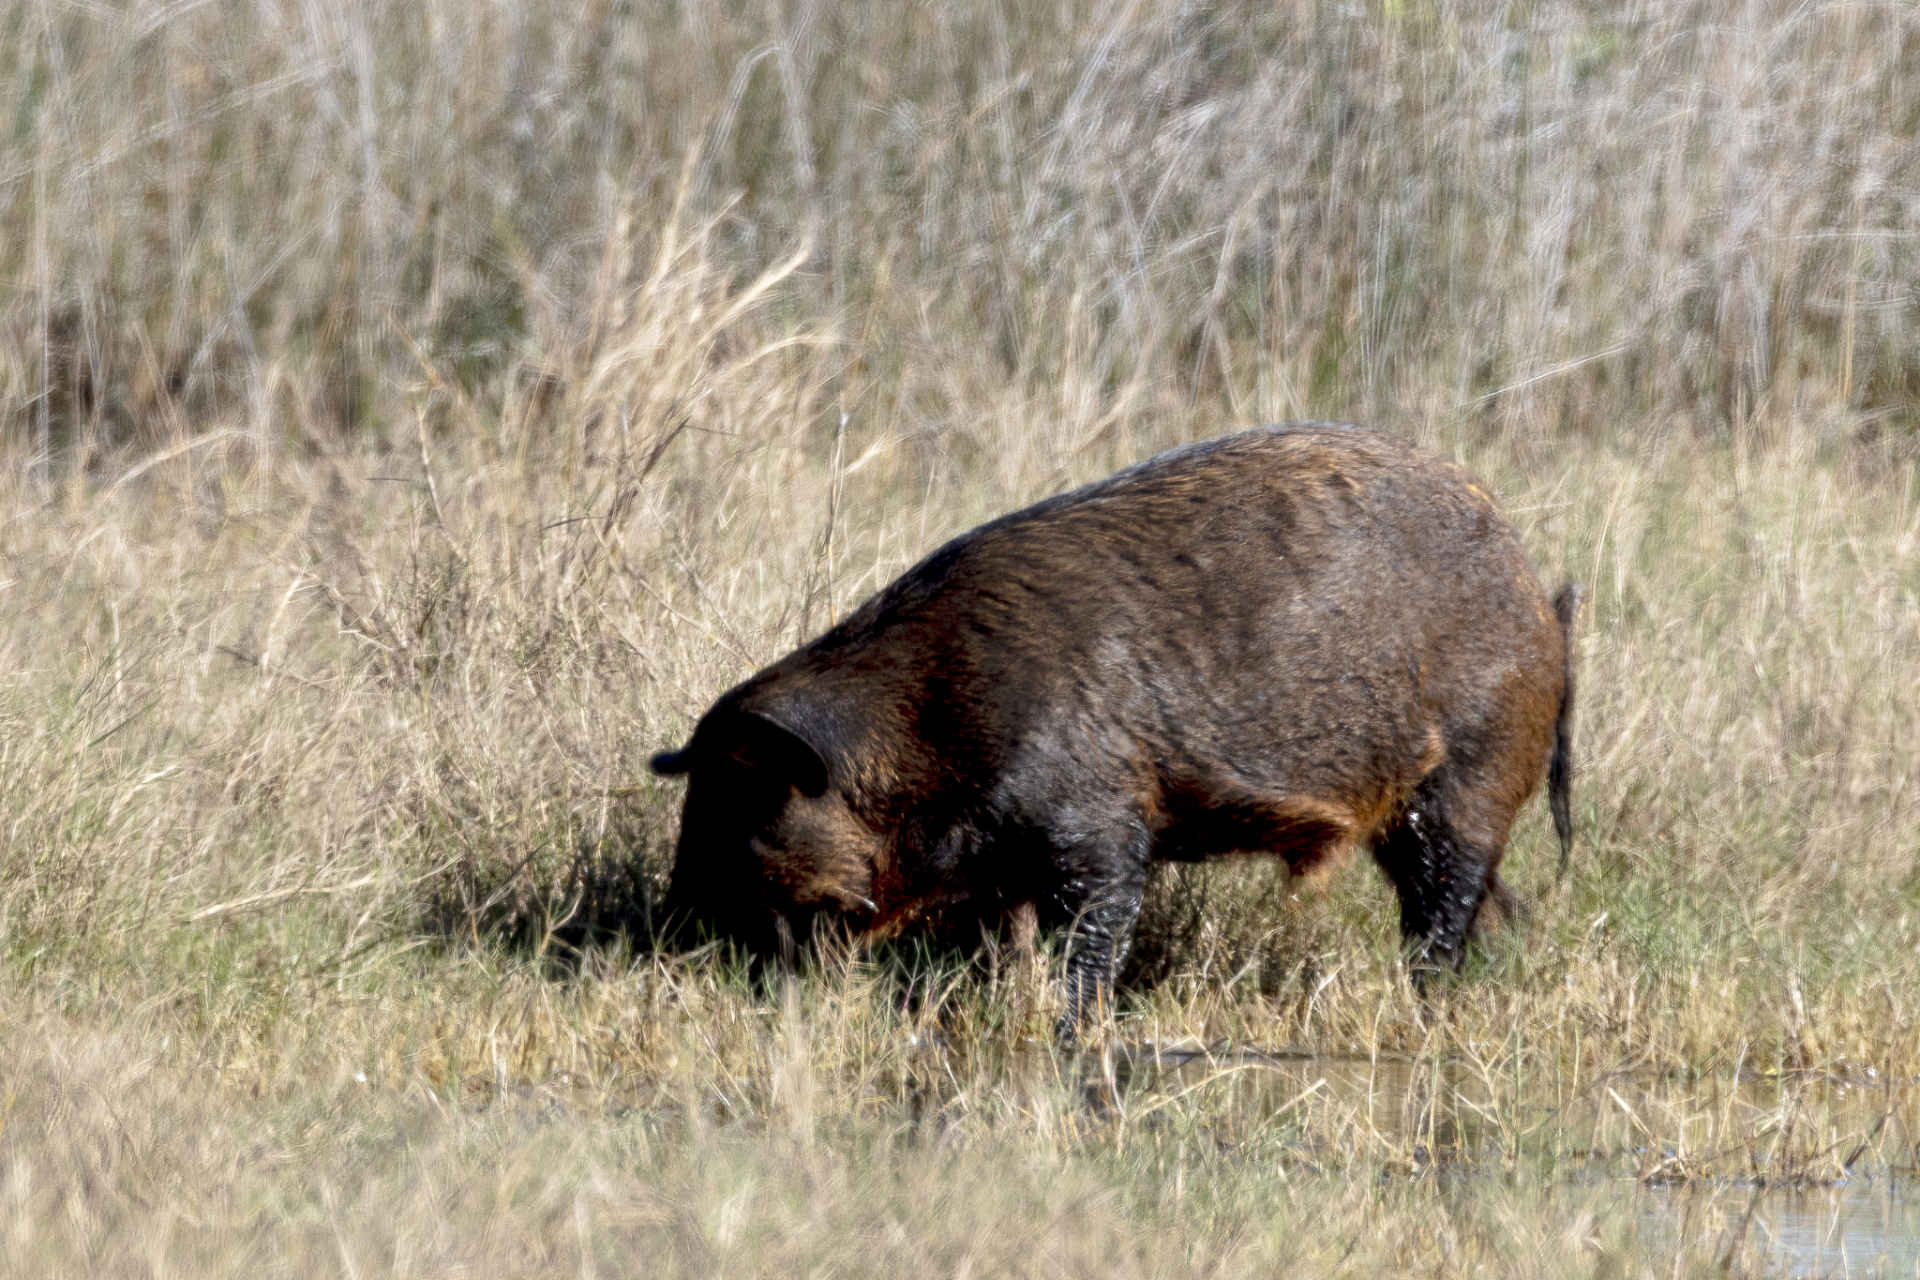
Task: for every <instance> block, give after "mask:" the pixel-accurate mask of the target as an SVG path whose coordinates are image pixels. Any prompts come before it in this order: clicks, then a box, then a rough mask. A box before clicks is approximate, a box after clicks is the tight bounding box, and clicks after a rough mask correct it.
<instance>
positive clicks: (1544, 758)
mask: <svg viewBox="0 0 1920 1280" xmlns="http://www.w3.org/2000/svg"><path fill="white" fill-rule="evenodd" d="M1577 604H1578V591H1577V588H1574V587H1572V586H1569V587H1567V588H1565V589H1564V590H1562V592H1561V593H1560V595H1559V597H1558V598H1557V599H1555V600H1549V599H1548V597H1547V595H1546V593H1545V592H1544V591H1543V590H1542V589H1541V587H1540V584H1539V581H1538V580H1537V579H1536V578H1535V577H1534V574H1533V571H1532V569H1531V568H1530V567H1529V565H1528V563H1527V558H1526V555H1525V552H1524V551H1523V550H1522V548H1521V545H1520V539H1519V537H1518V536H1517V535H1516V534H1515V533H1514V530H1513V528H1512V527H1511V526H1510V525H1508V524H1507V523H1506V521H1505V520H1503V519H1501V517H1500V515H1499V513H1498V512H1497V511H1496V510H1495V509H1494V504H1493V501H1492V500H1491V499H1490V498H1489V497H1488V496H1487V494H1486V492H1485V491H1484V490H1483V489H1482V488H1481V487H1480V486H1479V485H1478V484H1477V483H1475V481H1474V480H1473V478H1472V477H1471V476H1470V475H1468V474H1467V473H1466V472H1465V471H1463V470H1461V469H1460V468H1458V467H1455V466H1453V465H1451V464H1449V463H1446V462H1442V461H1439V460H1437V459H1435V458H1432V457H1430V456H1428V455H1426V454H1424V453H1421V452H1419V451H1417V450H1415V449H1413V448H1411V447H1410V446H1408V445H1406V444H1404V443H1402V442H1401V441H1399V440H1396V439H1394V438H1392V437H1390V436H1385V435H1381V434H1378V433H1376V432H1373V431H1368V430H1364V429H1361V428H1358V427H1351V426H1340V425H1333V424H1327V423H1298V424H1289V425H1285V426H1278V427H1266V428H1260V429H1256V430H1252V431H1243V432H1240V433H1238V434H1236V435H1229V436H1224V437H1221V438H1218V439H1214V440H1209V441H1206V442H1204V443H1200V444H1194V445H1188V446H1186V447H1184V448H1178V449H1173V450H1170V451H1169V452H1166V453H1163V454H1161V455H1159V456H1158V457H1156V458H1152V459H1150V460H1148V461H1146V462H1142V463H1140V464H1138V465H1137V466H1133V467H1129V468H1127V469H1126V470H1124V471H1121V472H1119V473H1118V474H1116V475H1114V476H1111V477H1109V478H1107V479H1105V480H1101V481H1099V482H1097V483H1094V484H1090V485H1087V486H1086V487H1085V488H1081V489H1075V490H1073V491H1072V492H1070V493H1064V494H1061V495H1059V496H1058V497H1054V498H1049V499H1047V500H1046V501H1044V502H1041V503H1038V504H1036V505H1034V506H1031V507H1028V508H1027V509H1025V510H1024V511H1016V512H1014V513H1013V514H1011V515H1006V516H1002V517H1001V518H1000V519H998V520H995V521H992V522H991V523H989V524H985V525H982V526H980V527H979V528H977V529H974V530H973V531H971V532H969V533H965V534H962V535H961V536H959V537H957V538H955V539H954V540H953V541H951V542H949V543H947V544H946V545H945V546H943V547H941V548H940V549H939V550H937V551H935V552H934V553H933V554H932V555H930V556H928V557H927V558H926V559H925V560H923V561H921V562H920V563H919V564H918V565H915V566H914V567H913V568H912V569H910V570H908V571H907V572H906V573H904V574H902V575H901V576H900V578H899V579H898V580H896V581H895V582H894V583H893V584H892V585H891V586H888V587H887V588H886V589H885V590H883V591H881V592H880V593H879V594H877V595H875V596H874V597H873V598H872V599H870V600H868V601H867V602H866V603H865V604H863V605H861V606H860V608H859V609H858V610H856V611H855V612H854V613H853V614H851V615H850V616H849V617H847V619H846V620H845V621H844V622H842V623H840V625H838V626H836V627H834V628H833V629H832V630H831V631H828V632H827V633H826V634H825V635H823V636H821V637H819V638H818V639H816V640H814V641H813V642H812V643H810V644H808V645H806V646H804V647H803V648H801V649H798V650H796V651H795V652H793V653H791V654H788V655H787V656H786V657H784V658H782V659H780V661H778V662H776V663H774V664H773V665H772V666H769V667H767V668H766V669H765V670H763V671H761V672H759V673H758V674H757V675H755V676H753V677H752V678H751V679H749V680H747V681H746V682H745V683H743V684H741V685H738V686H737V687H735V688H733V689H731V690H729V691H728V692H727V693H726V694H725V695H723V696H722V697H721V698H720V700H719V701H718V702H716V703H714V705H713V707H712V709H710V710H709V711H708V712H707V713H706V715H705V716H703V717H702V718H701V720H700V723H699V725H698V727H697V728H696V729H695V730H694V734H693V738H692V741H691V742H689V743H688V745H687V746H686V747H684V748H683V749H681V750H679V751H674V752H670V753H665V754H662V755H660V756H658V757H656V758H655V759H654V761H653V768H654V770H655V771H656V772H658V773H661V774H686V775H688V788H687V795H686V807H685V811H684V814H683V817H682V821H681V829H680V843H679V848H678V852H677V855H676V858H675V862H674V867H673V876H672V884H671V887H670V889H669V892H668V898H667V903H666V906H667V910H668V911H669V913H672V914H674V915H676V916H677V917H678V918H680V919H682V920H684V921H687V922H690V923H692V924H693V925H694V926H696V927H697V928H700V929H703V930H704V931H706V932H708V933H711V934H716V935H719V936H724V937H729V938H732V939H734V940H736V941H737V942H740V943H742V944H744V945H746V946H747V947H748V948H750V949H752V950H754V951H756V952H758V953H761V954H768V953H771V952H774V951H776V950H780V949H782V948H783V947H784V948H790V947H791V945H792V939H794V938H799V939H801V940H802V941H804V940H805V939H806V938H807V936H808V935H809V932H810V930H811V929H812V927H813V926H814V924H815V922H816V920H818V919H820V918H823V917H824V918H828V919H834V920H837V921H839V922H840V923H841V924H843V925H845V926H848V927H850V928H851V929H852V930H854V931H855V932H856V933H864V932H879V931H889V930H892V929H896V928H898V927H901V926H903V925H907V924H910V923H911V922H913V921H915V920H918V919H922V918H926V917H928V916H930V915H940V916H943V917H948V918H951V916H952V914H953V913H954V912H956V911H958V912H963V913H969V914H973V913H977V914H978V915H979V916H980V917H981V918H982V919H988V918H991V917H994V916H997V915H999V914H1001V913H1004V912H1008V911H1018V912H1020V913H1021V914H1022V916H1023V917H1024V918H1026V919H1031V917H1032V914H1033V912H1034V911H1035V910H1036V909H1037V912H1038V914H1039V916H1040V917H1041V919H1042V920H1046V921H1050V922H1051V923H1053V924H1055V925H1057V926H1062V927H1065V928H1067V929H1068V930H1069V934H1068V943H1067V961H1066V968H1067V996H1068V1007H1069V1012H1068V1014H1067V1016H1066V1018H1065V1019H1063V1023H1062V1031H1063V1034H1066V1035H1069V1036H1070V1035H1071V1034H1072V1032H1073V1030H1074V1028H1075V1026H1077V1024H1078V1020H1079V1016H1080V1013H1081V1011H1082V1010H1083V1009H1084V1008H1087V1007H1089V1006H1090V1005H1091V1004H1092V1003H1095V1002H1098V1001H1099V1000H1101V999H1103V998H1104V997H1105V995H1106V994H1107V993H1108V992H1109V991H1110V989H1111V983H1112V981H1113V977H1114V974H1115V972H1116V971H1117V969H1118V966H1119V964H1120V961H1121V960H1122V958H1123V957H1124V956H1125V954H1126V951H1127V948H1128V945H1129V943H1130V941H1131V938H1132V934H1133V928H1134V922H1135V919H1136V917H1137V916H1138V914H1139V910H1140V903H1141V896H1142V891H1143V889H1144V886H1145V884H1146V878H1147V869H1148V866H1149V864H1150V863H1152V862H1153V861H1155V860H1156V859H1158V860H1165V861H1175V862H1193V861H1198V860H1200V859H1203V858H1212V857H1218V856H1221V855H1225V854H1231V853H1236V852H1251V853H1268V854H1273V855H1276V856H1278V857H1281V858H1284V859H1285V860H1286V862H1287V864H1288V866H1289V867H1291V868H1292V869H1293V870H1294V871H1296V872H1304V871H1307V870H1309V869H1311V868H1313V867H1315V866H1316V865H1320V864H1323V863H1325V862H1327V861H1328V860H1329V859H1331V858H1334V857H1335V856H1337V855H1340V854H1342V853H1344V852H1346V851H1347V850H1349V849H1351V848H1353V847H1355V846H1364V847H1366V848H1369V849H1371V850H1372V851H1373V856H1374V858H1375V860H1376V861H1377V862H1378V863H1379V865H1380V867H1381V869H1382V870H1383V871H1385V872H1386V874H1387V877H1388V878H1389V879H1390V880H1391V881H1392V882H1393V886H1394V889H1395V891H1396V892H1397V893H1398V894H1399V899H1400V927H1401V932H1402V934H1403V935H1404V937H1405V938H1406V940H1407V942H1408V943H1409V944H1410V946H1411V948H1412V950H1413V953H1414V960H1415V963H1416V972H1424V971H1426V970H1430V969H1433V968H1438V967H1440V966H1455V965H1457V964H1458V963H1459V961H1460V959H1461V956H1462V949H1463V942H1464V939H1465V937H1466V934H1467V931H1468V929H1469V928H1470V927H1471V925H1472V924H1473V921H1474V917H1475V915H1476V913H1477V912H1478V911H1479V910H1480V907H1481V904H1482V902H1484V901H1485V900H1486V898H1487V897H1488V895H1489V893H1495V894H1498V893H1500V892H1502V890H1501V888H1500V886H1499V884H1498V881H1497V880H1496V878H1495V872H1496V870H1497V868H1498V867H1499V865H1500V857H1501V854H1502V852H1503V851H1504V850H1505V847H1506V842H1507V832H1508V829H1509V828H1510V827H1511V825H1512V823H1513V819H1514V815H1515V814H1516V813H1517V812H1518V810H1519V809H1520V807H1521V806H1522V805H1523V804H1525V803H1526V802H1527V800H1528V798H1529V797H1530V796H1532V794H1533V793H1534V791H1535V789H1536V788H1537V787H1538V786H1539V785H1540V781H1541V777H1542V775H1543V774H1545V773H1547V772H1548V768H1549V760H1551V762H1552V781H1551V785H1550V793H1551V794H1550V800H1551V809H1552V812H1553V818H1554V825H1555V828H1556V830H1557V831H1558V833H1559V837H1560V843H1561V850H1562V859H1563V863H1564V858H1565V851H1566V848H1567V847H1568V844H1569V841H1570V832H1569V815H1568V807H1567V789H1568V768H1567V762H1568V757H1569V736H1570V733H1569V730H1570V707H1571V703H1572V696H1573V680H1572V668H1571V653H1570V635H1569V632H1570V630H1571V627H1572V624H1573V617H1574V613H1575V610H1576V608H1577Z"/></svg>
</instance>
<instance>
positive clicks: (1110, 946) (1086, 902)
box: [1055, 823, 1151, 1043]
mask: <svg viewBox="0 0 1920 1280" xmlns="http://www.w3.org/2000/svg"><path fill="white" fill-rule="evenodd" d="M1150 844H1151V838H1150V837H1149V836H1148V834H1147V831H1146V828H1145V827H1143V826H1140V825H1139V824H1138V823H1132V824H1129V825H1128V826H1126V827H1124V828H1122V829H1120V830H1117V831H1115V832H1113V833H1111V834H1110V835H1109V836H1108V837H1107V838H1105V839H1094V840H1087V841H1084V842H1081V843H1076V844H1075V845H1073V846H1072V847H1070V848H1067V849H1062V850H1059V851H1058V852H1057V853H1056V855H1055V861H1056V865H1057V866H1058V868H1059V870H1060V872H1061V873H1062V875H1061V880H1062V885H1061V888H1060V890H1059V891H1058V894H1057V901H1058V905H1059V907H1060V909H1061V912H1062V914H1064V916H1065V917H1066V919H1067V921H1068V923H1069V930H1070V931H1069V933H1068V936H1067V964H1066V969H1067V973H1066V978H1067V1011H1066V1012H1065V1013H1064V1014H1062V1015H1061V1016H1060V1022H1059V1024H1058V1026H1056V1027H1055V1033H1056V1034H1057V1035H1058V1037H1059V1038H1060V1040H1061V1041H1062V1042H1063V1043H1065V1042H1070V1041H1072V1040H1073V1038H1074V1036H1075V1035H1076V1033H1077V1032H1078V1031H1079V1028H1080V1020H1081V1017H1082V1016H1083V1015H1084V1014H1085V1013H1086V1012H1087V1011H1088V1010H1094V1011H1098V1012H1104V1011H1105V1009H1106V1007H1107V1006H1108V1005H1110V1003H1111V1000H1112V995H1113V984H1114V980H1115V979H1116V978H1117V977H1118V975H1119V972H1120V964H1121V962H1122V961H1124V960H1125V959H1126V958H1127V950H1128V948H1129V947H1131V946H1132V945H1133V926H1134V924H1135V923H1136V922H1137V921H1138V920H1139V918H1140V904H1141V901H1142V899H1144V898H1145V896H1146V887H1147V851H1148V848H1149V846H1150Z"/></svg>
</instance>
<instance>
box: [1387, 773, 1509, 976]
mask: <svg viewBox="0 0 1920 1280" xmlns="http://www.w3.org/2000/svg"><path fill="white" fill-rule="evenodd" d="M1451 810H1452V806H1451V805H1449V804H1448V798H1447V796H1446V794H1445V790H1444V788H1443V787H1441V786H1437V785H1433V783H1432V780H1429V782H1428V783H1426V784H1423V785H1422V786H1421V787H1420V789H1419V790H1418V791H1416V792H1415V793H1414V797H1413V800H1412V802H1411V803H1409V804H1408V806H1407V810H1406V812H1405V813H1404V814H1403V815H1402V816H1401V818H1400V820H1399V821H1398V822H1396V823H1394V825H1393V826H1391V827H1390V828H1388V829H1387V831H1386V833H1385V834H1384V835H1383V836H1381V838H1380V839H1379V840H1378V841H1376V842H1375V844H1374V847H1373V856H1374V858H1375V859H1376V860H1377V861H1378V862H1379V863H1380V867H1381V870H1383V871H1385V872H1386V873H1387V878H1388V879H1390V880H1392V881H1393V887H1394V889H1395V891H1396V892H1398V894H1399V895H1400V936H1401V937H1402V938H1403V939H1405V941H1406V943H1407V948H1408V952H1409V955H1410V958H1411V962H1412V966H1413V980H1414V985H1415V986H1416V987H1418V988H1420V989H1421V990H1425V989H1426V986H1427V984H1428V982H1429V981H1431V979H1432V976H1433V975H1434V974H1435V973H1437V972H1439V971H1440V970H1441V969H1443V968H1445V969H1458V968H1459V967H1460V964H1461V962H1462V961H1463V960H1464V959H1465V958H1466V946H1465V943H1466V937H1467V930H1468V929H1470V928H1471V927H1472V926H1473V919H1474V916H1475V915H1476V914H1478V913H1479V910H1480V903H1481V900H1482V899H1483V898H1484V897H1485V896H1486V893H1487V889H1488V885H1489V883H1490V881H1491V880H1492V877H1493V869H1494V866H1495V864H1496V863H1498V862H1499V860H1500V848H1499V846H1498V845H1492V842H1491V841H1489V840H1487V839H1486V838H1484V837H1482V838H1481V839H1474V838H1472V837H1471V836H1470V835H1468V834H1467V833H1466V832H1465V831H1463V830H1462V829H1461V826H1460V824H1459V823H1458V822H1457V821H1456V820H1455V817H1454V814H1453V813H1452V811H1451ZM1490 845H1492V847H1489V846H1490Z"/></svg>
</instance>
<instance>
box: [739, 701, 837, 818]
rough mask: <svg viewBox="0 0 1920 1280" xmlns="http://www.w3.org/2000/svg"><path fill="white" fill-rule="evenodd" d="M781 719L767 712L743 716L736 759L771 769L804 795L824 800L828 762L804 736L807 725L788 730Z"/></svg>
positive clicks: (782, 716) (743, 714)
mask: <svg viewBox="0 0 1920 1280" xmlns="http://www.w3.org/2000/svg"><path fill="white" fill-rule="evenodd" d="M789 718H790V717H788V716H786V715H781V716H780V719H779V720H776V719H774V717H773V715H769V714H768V713H766V712H764V711H746V712H742V713H741V715H740V741H739V744H738V745H737V746H735V747H734V749H733V758H734V759H736V760H738V761H740V763H742V764H748V765H753V766H754V767H756V768H762V769H769V770H772V771H774V772H775V773H777V774H779V775H780V776H782V777H784V778H786V779H788V780H789V781H791V782H792V783H793V785H794V786H796V787H798V788H800V790H801V792H802V793H803V794H805V795H809V796H816V797H817V796H821V795H824V794H826V790H827V760H826V757H825V756H824V755H822V754H821V752H820V751H819V749H818V748H816V747H815V746H814V745H813V744H812V743H811V742H809V741H807V739H806V738H805V737H803V736H802V734H803V733H804V732H805V729H806V727H805V726H804V725H797V724H796V725H794V726H789V725H787V724H784V723H782V721H784V720H787V719H789Z"/></svg>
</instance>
